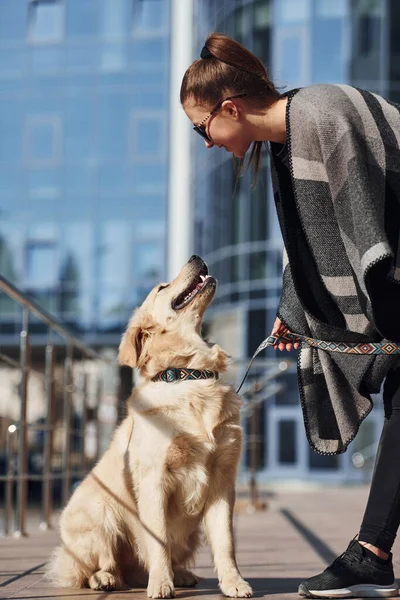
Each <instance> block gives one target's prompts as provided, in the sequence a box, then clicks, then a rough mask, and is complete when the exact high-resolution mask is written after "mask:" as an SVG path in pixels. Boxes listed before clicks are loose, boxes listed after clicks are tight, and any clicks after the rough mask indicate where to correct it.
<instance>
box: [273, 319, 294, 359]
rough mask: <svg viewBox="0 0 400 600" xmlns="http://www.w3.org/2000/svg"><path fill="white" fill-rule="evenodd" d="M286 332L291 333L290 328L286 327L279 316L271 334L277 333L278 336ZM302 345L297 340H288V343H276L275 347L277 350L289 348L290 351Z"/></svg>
mask: <svg viewBox="0 0 400 600" xmlns="http://www.w3.org/2000/svg"><path fill="white" fill-rule="evenodd" d="M286 333H290V332H289V330H288V328H287V327H285V326H284V325H283V323H282V321H281V320H280V318H279V317H276V319H275V323H274V325H273V327H272V331H271V335H277V336H282V335H285V334H286ZM299 347H300V343H299V342H297V341H295V342H293V343H292V342H288V343H284V342H281V343H280V344H275V346H274V349H275V350H278V349H279V350H287V351H288V352H290V350H293V348H294V349H295V350H297V349H298V348H299Z"/></svg>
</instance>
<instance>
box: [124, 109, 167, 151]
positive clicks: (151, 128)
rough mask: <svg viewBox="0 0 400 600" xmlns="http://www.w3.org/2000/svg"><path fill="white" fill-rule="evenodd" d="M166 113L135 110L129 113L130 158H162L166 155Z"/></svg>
mask: <svg viewBox="0 0 400 600" xmlns="http://www.w3.org/2000/svg"><path fill="white" fill-rule="evenodd" d="M165 117H166V114H165V112H163V111H148V112H144V111H140V112H139V111H135V112H134V113H132V115H131V141H130V145H131V153H130V154H131V159H132V160H135V161H140V160H146V159H151V160H163V159H164V158H165V155H166V122H165Z"/></svg>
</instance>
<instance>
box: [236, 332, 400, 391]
mask: <svg viewBox="0 0 400 600" xmlns="http://www.w3.org/2000/svg"><path fill="white" fill-rule="evenodd" d="M299 340H301V341H304V342H306V343H307V344H308V345H309V346H312V347H313V348H318V349H319V350H326V351H329V352H340V353H341V354H353V355H355V354H358V355H364V356H365V355H368V354H369V355H376V354H387V355H393V354H400V344H392V342H383V343H378V342H362V343H361V344H345V343H344V342H324V341H323V340H316V339H314V338H310V337H307V336H305V335H299V334H298V333H289V332H287V333H286V334H285V335H282V336H275V335H269V336H268V337H267V338H266V339H265V340H264V341H263V342H261V344H260V345H259V346H258V348H257V350H256V351H255V352H254V354H253V356H252V359H251V361H250V363H249V366H248V367H247V371H246V373H245V374H244V377H243V379H242V382H241V384H240V385H239V387H238V389H237V390H236V393H237V394H238V393H239V392H240V390H241V388H242V385H243V384H244V382H245V380H246V377H247V375H248V374H249V371H250V369H251V365H252V364H253V361H254V359H255V357H256V356H257V354H258V353H259V352H261V350H264V349H265V348H267V347H268V346H275V344H280V343H281V342H284V343H288V342H290V343H293V342H295V341H299Z"/></svg>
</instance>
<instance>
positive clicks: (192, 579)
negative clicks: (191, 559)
mask: <svg viewBox="0 0 400 600" xmlns="http://www.w3.org/2000/svg"><path fill="white" fill-rule="evenodd" d="M198 583H199V580H198V579H197V577H196V575H195V574H194V573H192V572H191V571H186V569H176V570H174V585H175V586H176V587H194V586H195V585H197V584H198Z"/></svg>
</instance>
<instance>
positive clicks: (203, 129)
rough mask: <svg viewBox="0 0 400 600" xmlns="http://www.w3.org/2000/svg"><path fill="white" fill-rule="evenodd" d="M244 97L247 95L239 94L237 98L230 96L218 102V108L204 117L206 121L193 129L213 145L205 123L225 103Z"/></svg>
mask: <svg viewBox="0 0 400 600" xmlns="http://www.w3.org/2000/svg"><path fill="white" fill-rule="evenodd" d="M243 96H247V94H237V95H236V96H229V97H228V98H224V99H223V100H221V101H220V102H218V104H217V105H216V106H214V108H213V109H212V111H211V112H210V113H208V115H207V116H206V117H204V119H203V120H202V122H201V123H199V124H198V125H194V127H193V129H194V130H195V131H196V132H197V133H198V134H199V135H201V137H202V138H203V139H205V140H206V141H207V142H210V143H211V144H212V139H211V138H210V136H209V135H208V134H207V131H206V126H205V122H206V121H208V119H209V118H210V117H211V115H213V114H214V113H215V112H217V110H219V109H220V108H221V106H222V105H223V103H224V102H226V100H233V98H242V97H243Z"/></svg>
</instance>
